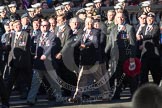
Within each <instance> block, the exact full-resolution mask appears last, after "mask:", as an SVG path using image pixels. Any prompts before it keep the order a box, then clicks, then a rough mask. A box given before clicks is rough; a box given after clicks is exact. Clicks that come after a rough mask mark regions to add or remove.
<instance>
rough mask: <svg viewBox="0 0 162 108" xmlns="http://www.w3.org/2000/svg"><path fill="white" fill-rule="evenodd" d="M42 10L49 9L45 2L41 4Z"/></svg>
mask: <svg viewBox="0 0 162 108" xmlns="http://www.w3.org/2000/svg"><path fill="white" fill-rule="evenodd" d="M41 7H42V9H49V7H48V4H47V2H45V1H44V2H42V4H41Z"/></svg>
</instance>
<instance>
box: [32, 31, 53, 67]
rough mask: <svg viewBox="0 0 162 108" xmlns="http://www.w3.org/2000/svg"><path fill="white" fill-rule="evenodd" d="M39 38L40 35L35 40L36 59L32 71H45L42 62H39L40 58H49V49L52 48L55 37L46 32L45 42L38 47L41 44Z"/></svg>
mask: <svg viewBox="0 0 162 108" xmlns="http://www.w3.org/2000/svg"><path fill="white" fill-rule="evenodd" d="M40 37H41V34H40V35H39V37H38V38H37V46H36V53H35V56H37V58H36V59H35V60H34V69H38V70H46V67H45V64H44V61H43V60H40V57H41V56H42V55H45V56H46V57H47V58H48V57H49V56H51V49H52V47H53V46H54V43H53V42H54V39H55V36H54V33H52V32H48V33H47V35H46V39H45V40H46V41H45V42H44V45H40V43H41V40H40V39H41V38H40ZM53 56H54V55H53Z"/></svg>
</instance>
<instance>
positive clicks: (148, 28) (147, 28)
mask: <svg viewBox="0 0 162 108" xmlns="http://www.w3.org/2000/svg"><path fill="white" fill-rule="evenodd" d="M151 27H152V26H149V25H148V26H147V27H146V32H145V35H147V33H148V32H149V31H151Z"/></svg>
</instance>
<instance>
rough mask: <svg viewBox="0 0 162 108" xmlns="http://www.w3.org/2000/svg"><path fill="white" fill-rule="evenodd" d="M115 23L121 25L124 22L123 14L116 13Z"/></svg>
mask: <svg viewBox="0 0 162 108" xmlns="http://www.w3.org/2000/svg"><path fill="white" fill-rule="evenodd" d="M116 21H117V24H119V25H122V24H123V23H124V22H125V18H124V14H123V13H117V14H116Z"/></svg>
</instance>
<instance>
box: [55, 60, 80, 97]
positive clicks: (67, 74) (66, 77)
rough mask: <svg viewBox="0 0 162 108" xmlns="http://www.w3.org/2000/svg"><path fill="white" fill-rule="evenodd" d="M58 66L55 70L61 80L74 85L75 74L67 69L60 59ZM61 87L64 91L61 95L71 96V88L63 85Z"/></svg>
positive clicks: (75, 80)
mask: <svg viewBox="0 0 162 108" xmlns="http://www.w3.org/2000/svg"><path fill="white" fill-rule="evenodd" d="M58 66H59V67H58V70H57V74H58V76H59V77H60V78H61V80H63V81H64V82H66V83H67V84H70V85H73V86H76V84H77V76H76V74H75V73H74V72H71V71H70V70H68V69H67V68H66V66H65V65H64V63H63V61H62V60H60V61H59V62H58ZM62 89H63V91H64V92H63V96H72V95H73V94H72V91H71V90H68V89H66V88H64V87H63V88H62Z"/></svg>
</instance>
